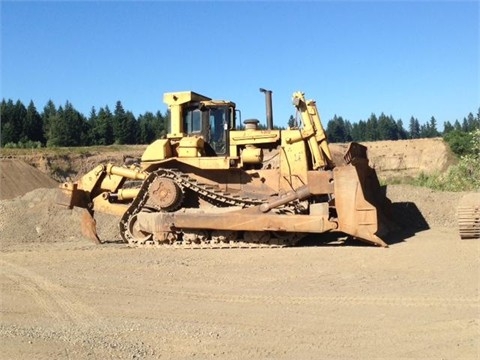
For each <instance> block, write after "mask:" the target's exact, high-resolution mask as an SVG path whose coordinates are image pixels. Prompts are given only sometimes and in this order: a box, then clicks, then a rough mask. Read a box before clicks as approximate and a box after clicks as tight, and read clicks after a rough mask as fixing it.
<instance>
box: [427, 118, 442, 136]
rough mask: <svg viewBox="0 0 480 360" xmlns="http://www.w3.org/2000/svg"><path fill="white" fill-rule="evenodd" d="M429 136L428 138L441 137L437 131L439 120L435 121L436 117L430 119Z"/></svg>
mask: <svg viewBox="0 0 480 360" xmlns="http://www.w3.org/2000/svg"><path fill="white" fill-rule="evenodd" d="M427 135H428V136H427V137H429V138H434V137H438V136H439V135H440V134H439V133H438V130H437V120H436V119H435V117H434V116H432V117H431V118H430V122H429V124H428V133H427Z"/></svg>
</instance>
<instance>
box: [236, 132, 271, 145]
mask: <svg viewBox="0 0 480 360" xmlns="http://www.w3.org/2000/svg"><path fill="white" fill-rule="evenodd" d="M279 139H280V131H279V130H245V131H231V132H230V145H249V144H252V145H254V144H268V143H274V142H276V141H278V140H279Z"/></svg>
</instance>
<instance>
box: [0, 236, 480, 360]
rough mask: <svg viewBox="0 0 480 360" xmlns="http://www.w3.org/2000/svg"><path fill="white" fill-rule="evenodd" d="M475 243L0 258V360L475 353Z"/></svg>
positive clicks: (52, 247)
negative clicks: (384, 247) (0, 344)
mask: <svg viewBox="0 0 480 360" xmlns="http://www.w3.org/2000/svg"><path fill="white" fill-rule="evenodd" d="M479 250H480V243H479V242H478V241H461V240H459V238H458V235H457V234H456V231H455V230H452V229H448V228H434V229H431V230H427V231H423V232H420V233H417V234H416V236H414V237H411V238H408V239H406V240H405V241H403V242H399V243H396V244H393V245H392V246H391V247H390V248H388V249H381V248H375V247H370V246H362V245H358V244H356V243H355V244H347V245H341V246H333V245H324V246H316V247H300V248H286V249H256V250H238V249H237V250H173V249H130V248H126V247H125V246H124V245H120V244H109V245H104V246H95V245H93V244H90V243H89V242H87V241H86V240H85V241H78V242H62V241H59V242H55V243H41V244H36V246H35V248H34V251H32V248H31V247H30V246H29V244H25V243H19V244H18V246H10V247H8V248H7V249H4V250H3V251H2V252H1V253H0V263H1V264H0V265H1V266H0V269H1V272H0V285H1V289H2V291H1V294H2V296H1V301H2V303H1V309H2V312H1V322H0V324H1V325H0V338H1V343H2V346H1V347H0V357H1V358H2V359H108V358H111V359H157V358H158V359H192V358H199V359H205V358H206V359H210V358H220V359H245V358H248V359H333V358H338V359H346V358H349V359H367V358H382V359H396V358H397V359H398V358H402V359H405V358H410V359H423V358H430V359H478V358H479V355H480V351H479V344H480V340H479V339H480V337H479V310H480V301H479V280H480V279H479V265H478V259H479Z"/></svg>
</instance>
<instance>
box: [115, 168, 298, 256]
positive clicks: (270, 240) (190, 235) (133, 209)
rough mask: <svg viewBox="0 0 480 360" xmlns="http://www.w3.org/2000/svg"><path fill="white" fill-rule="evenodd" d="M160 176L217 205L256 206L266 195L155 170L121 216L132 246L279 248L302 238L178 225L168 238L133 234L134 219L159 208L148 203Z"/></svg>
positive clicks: (172, 172) (293, 234) (178, 173)
mask: <svg viewBox="0 0 480 360" xmlns="http://www.w3.org/2000/svg"><path fill="white" fill-rule="evenodd" d="M158 177H165V178H168V179H171V180H173V181H175V183H176V184H177V185H178V186H179V187H180V188H181V189H182V191H184V190H186V189H189V190H190V191H193V192H194V193H196V194H198V196H199V197H200V198H202V199H203V200H205V201H207V202H209V203H211V204H212V205H214V206H216V207H231V206H235V207H243V208H245V207H251V206H257V205H260V204H262V203H264V202H265V201H266V199H255V198H249V197H241V196H239V195H236V194H231V193H228V192H224V191H222V190H220V189H219V188H218V187H216V186H212V185H206V184H201V183H198V182H197V181H196V180H195V179H192V178H190V177H189V176H188V175H187V174H184V173H182V172H180V171H178V170H175V169H160V170H157V171H154V172H152V173H151V174H150V175H149V176H148V177H147V178H146V179H145V181H144V182H143V184H142V187H141V189H140V192H139V194H138V196H137V197H136V198H135V199H134V201H133V202H132V204H131V205H130V207H129V208H128V210H127V211H126V212H125V214H124V215H123V216H122V219H121V220H120V224H119V226H120V234H121V236H122V238H123V240H124V241H125V242H126V243H128V245H129V246H132V247H170V248H181V249H232V248H278V247H286V246H291V245H294V244H295V243H296V242H298V240H300V239H301V238H302V236H300V234H296V233H290V234H276V233H269V232H238V233H228V234H227V233H225V232H224V233H223V234H222V233H220V234H219V233H218V232H215V231H210V230H201V229H200V230H196V231H191V230H188V232H187V231H182V230H181V229H178V230H177V231H175V232H174V233H173V232H172V233H171V234H170V235H169V239H168V240H166V241H161V242H160V241H158V240H156V239H154V237H153V236H152V235H151V234H143V233H140V236H139V235H138V234H134V232H133V231H132V226H134V225H132V222H134V221H135V216H136V215H137V214H139V213H140V212H141V211H158V209H151V208H149V207H148V199H149V188H150V186H151V185H152V183H153V182H154V180H155V179H157V178H158ZM279 211H280V212H292V211H295V209H294V208H289V207H286V208H282V209H280V210H279Z"/></svg>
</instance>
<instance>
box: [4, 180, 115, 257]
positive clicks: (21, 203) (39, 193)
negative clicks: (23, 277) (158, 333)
mask: <svg viewBox="0 0 480 360" xmlns="http://www.w3.org/2000/svg"><path fill="white" fill-rule="evenodd" d="M56 191H57V190H56V189H46V188H40V189H36V190H33V191H31V192H29V193H27V194H25V195H23V196H21V197H17V198H15V199H11V200H0V233H1V239H0V241H1V247H2V248H6V247H8V246H11V245H17V244H22V243H55V242H71V241H75V242H81V241H85V239H84V238H83V237H82V234H81V231H80V219H81V214H82V211H83V210H81V209H77V208H75V209H73V210H68V209H67V208H65V207H63V206H59V205H57V204H55V195H56ZM96 219H97V224H98V229H99V235H100V236H101V237H102V238H103V239H105V240H115V239H119V233H118V219H116V218H114V217H112V216H109V215H103V214H98V215H97V216H96Z"/></svg>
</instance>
